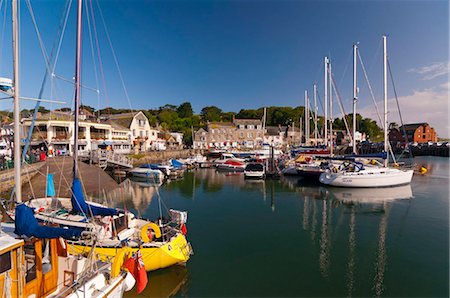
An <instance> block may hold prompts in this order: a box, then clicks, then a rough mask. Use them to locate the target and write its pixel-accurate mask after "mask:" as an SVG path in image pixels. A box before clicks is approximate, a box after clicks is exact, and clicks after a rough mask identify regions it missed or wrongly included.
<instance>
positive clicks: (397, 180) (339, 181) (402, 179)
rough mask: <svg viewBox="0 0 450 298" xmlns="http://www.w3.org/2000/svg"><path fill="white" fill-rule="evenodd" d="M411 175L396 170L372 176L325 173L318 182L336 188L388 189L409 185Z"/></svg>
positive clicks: (411, 171) (378, 172)
mask: <svg viewBox="0 0 450 298" xmlns="http://www.w3.org/2000/svg"><path fill="white" fill-rule="evenodd" d="M413 173H414V171H413V170H406V171H402V170H398V169H386V170H379V171H377V172H374V173H373V174H367V173H359V172H352V173H341V172H339V173H331V172H326V173H322V174H321V175H320V178H319V181H320V182H321V183H323V184H327V185H332V186H338V187H366V188H369V187H390V186H398V185H404V184H409V183H411V179H412V176H413Z"/></svg>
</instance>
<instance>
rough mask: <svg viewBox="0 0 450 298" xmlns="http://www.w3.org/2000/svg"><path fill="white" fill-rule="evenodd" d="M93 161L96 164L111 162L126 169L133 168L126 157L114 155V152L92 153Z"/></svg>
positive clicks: (100, 150)
mask: <svg viewBox="0 0 450 298" xmlns="http://www.w3.org/2000/svg"><path fill="white" fill-rule="evenodd" d="M91 160H92V161H93V162H94V163H102V162H109V163H114V164H119V165H122V166H126V167H132V166H133V163H132V161H131V159H130V158H128V157H126V156H125V155H121V154H117V153H114V151H110V150H105V149H99V150H93V151H91Z"/></svg>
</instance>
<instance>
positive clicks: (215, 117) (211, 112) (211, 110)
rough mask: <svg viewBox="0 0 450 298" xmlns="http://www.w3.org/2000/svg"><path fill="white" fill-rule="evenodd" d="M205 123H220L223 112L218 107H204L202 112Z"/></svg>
mask: <svg viewBox="0 0 450 298" xmlns="http://www.w3.org/2000/svg"><path fill="white" fill-rule="evenodd" d="M200 114H201V116H202V119H203V121H205V122H206V121H220V120H221V118H222V110H221V109H219V108H218V107H216V106H208V107H204V108H203V109H202V111H201V112H200Z"/></svg>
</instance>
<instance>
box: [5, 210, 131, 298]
mask: <svg viewBox="0 0 450 298" xmlns="http://www.w3.org/2000/svg"><path fill="white" fill-rule="evenodd" d="M17 208H19V209H22V211H20V212H21V213H24V212H25V213H28V217H30V218H27V221H26V222H24V223H23V224H22V227H20V226H19V227H18V226H17V222H16V224H14V223H13V224H10V223H1V225H0V296H1V297H69V298H72V297H73V298H76V297H122V295H123V293H124V292H125V291H129V290H131V289H132V288H133V287H134V284H135V279H134V278H133V276H131V274H130V273H128V272H126V271H123V270H121V269H120V268H117V269H116V270H112V267H113V265H112V262H113V263H115V264H116V265H117V264H119V263H123V261H124V259H123V255H122V259H121V257H120V256H118V257H114V258H111V259H110V260H108V261H107V262H101V261H100V262H92V261H93V260H92V259H89V258H86V257H83V256H81V255H79V254H77V255H70V254H67V244H66V243H65V242H64V240H63V239H62V238H58V236H61V237H66V236H69V234H70V232H69V230H66V229H55V228H51V227H40V226H39V227H37V226H38V223H37V221H36V219H34V218H33V214H32V212H33V211H32V210H31V209H30V208H28V207H27V206H25V205H23V204H21V205H18V207H17ZM30 219H31V220H30ZM33 219H34V222H33ZM17 220H18V221H21V220H22V219H21V218H18V219H17ZM42 229H43V231H42ZM25 230H26V231H25ZM61 230H63V231H61ZM18 231H19V232H18ZM22 232H24V233H25V234H26V236H25V235H23V236H24V237H21V236H22V235H17V234H22ZM61 232H62V233H61ZM16 233H17V234H16ZM34 235H43V237H50V238H39V237H35V236H34Z"/></svg>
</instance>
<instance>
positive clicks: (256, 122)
mask: <svg viewBox="0 0 450 298" xmlns="http://www.w3.org/2000/svg"><path fill="white" fill-rule="evenodd" d="M234 123H235V124H237V125H239V124H244V125H248V124H252V125H261V119H234Z"/></svg>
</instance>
